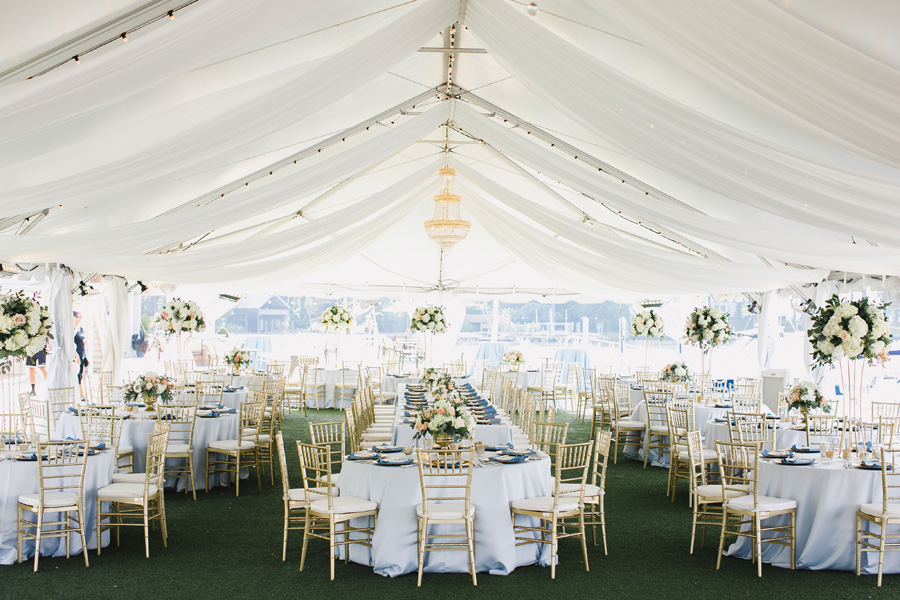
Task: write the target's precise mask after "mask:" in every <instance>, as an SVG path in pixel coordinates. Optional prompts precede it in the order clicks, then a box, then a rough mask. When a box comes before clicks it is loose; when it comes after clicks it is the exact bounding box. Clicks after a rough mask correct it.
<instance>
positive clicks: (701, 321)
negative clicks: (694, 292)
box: [684, 306, 731, 352]
mask: <svg viewBox="0 0 900 600" xmlns="http://www.w3.org/2000/svg"><path fill="white" fill-rule="evenodd" d="M728 317H729V315H728V313H727V312H722V311H721V310H719V309H718V308H711V307H709V306H704V307H702V308H695V309H694V312H692V313H691V314H690V315H688V318H687V323H685V328H684V335H685V337H686V338H687V342H688V343H689V344H692V345H694V346H700V349H701V350H703V352H709V351H710V350H712V349H713V348H715V347H716V346H719V345H721V344H724V343H725V342H728V341H730V340H731V324H730V323H729V322H728Z"/></svg>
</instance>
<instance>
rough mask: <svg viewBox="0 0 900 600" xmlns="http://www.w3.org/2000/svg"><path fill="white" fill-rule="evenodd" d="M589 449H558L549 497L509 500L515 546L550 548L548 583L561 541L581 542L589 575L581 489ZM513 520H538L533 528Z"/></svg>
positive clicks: (588, 445)
mask: <svg viewBox="0 0 900 600" xmlns="http://www.w3.org/2000/svg"><path fill="white" fill-rule="evenodd" d="M592 446H593V442H585V443H583V444H565V445H562V446H560V447H559V456H558V462H557V468H556V470H555V474H554V477H553V495H552V496H542V497H537V498H526V499H523V500H513V503H512V506H511V508H510V512H511V514H512V521H513V533H514V534H515V538H516V546H522V545H525V544H548V545H549V546H550V578H551V579H556V556H557V545H558V542H559V540H560V539H562V538H569V537H573V538H576V539H580V540H581V549H582V554H583V555H584V570H585V571H590V568H589V567H588V554H587V539H586V536H585V532H584V525H585V523H584V496H585V490H584V488H585V483H586V481H587V473H588V468H589V467H590V463H591V454H592V453H591V449H592ZM517 517H533V518H534V519H539V520H540V523H539V524H537V525H535V524H534V522H533V521H530V522H527V523H525V522H523V523H521V524H519V523H517ZM567 521H569V522H567ZM572 521H574V522H572Z"/></svg>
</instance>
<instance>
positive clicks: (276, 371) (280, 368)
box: [266, 360, 290, 377]
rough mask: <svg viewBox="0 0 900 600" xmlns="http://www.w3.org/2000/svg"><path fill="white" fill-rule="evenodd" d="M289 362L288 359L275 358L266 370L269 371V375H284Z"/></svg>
mask: <svg viewBox="0 0 900 600" xmlns="http://www.w3.org/2000/svg"><path fill="white" fill-rule="evenodd" d="M289 364H290V361H287V360H273V361H272V362H270V363H269V365H268V368H267V369H266V370H267V371H268V373H269V375H275V376H278V377H284V372H285V371H286V370H287V368H288V365H289Z"/></svg>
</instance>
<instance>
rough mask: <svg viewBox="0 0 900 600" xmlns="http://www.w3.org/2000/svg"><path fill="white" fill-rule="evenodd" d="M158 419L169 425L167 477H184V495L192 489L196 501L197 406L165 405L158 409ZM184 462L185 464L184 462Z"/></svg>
mask: <svg viewBox="0 0 900 600" xmlns="http://www.w3.org/2000/svg"><path fill="white" fill-rule="evenodd" d="M157 411H158V414H157V418H158V419H161V420H162V421H164V422H166V423H167V424H168V425H169V437H168V446H167V447H166V459H167V460H168V459H172V460H171V462H168V463H167V464H166V465H165V476H166V477H173V478H178V477H184V493H185V494H187V493H188V489H189V488H190V492H191V495H192V496H193V498H194V500H196V499H197V490H196V488H195V487H194V423H195V421H196V417H197V406H196V404H193V405H189V404H163V405H161V406H159V407H158V408H157ZM182 461H183V462H182Z"/></svg>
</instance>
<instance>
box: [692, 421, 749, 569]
mask: <svg viewBox="0 0 900 600" xmlns="http://www.w3.org/2000/svg"><path fill="white" fill-rule="evenodd" d="M706 452H708V450H707V449H706V448H704V447H703V440H702V439H701V437H700V431H699V430H694V431H689V432H688V434H687V453H688V460H689V464H690V473H691V479H690V481H691V499H692V509H693V513H694V517H693V520H692V525H691V552H690V553H691V554H693V553H694V542H695V541H696V537H697V526H698V525H699V526H700V527H701V530H700V544H701V545H705V544H706V527H707V526H708V525H713V526H715V527H721V526H722V511H723V504H724V502H725V488H724V487H723V486H722V484H721V483H714V484H710V483H708V480H707V468H706V456H705V455H706ZM712 452H713V453H715V450H712ZM749 490H750V488H749V487H747V488H746V489H743V490H742V491H738V490H736V489H731V490H729V491H728V498H730V499H731V498H737V497H739V496H743V495H744V494H746V493H747V492H748V491H749Z"/></svg>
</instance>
